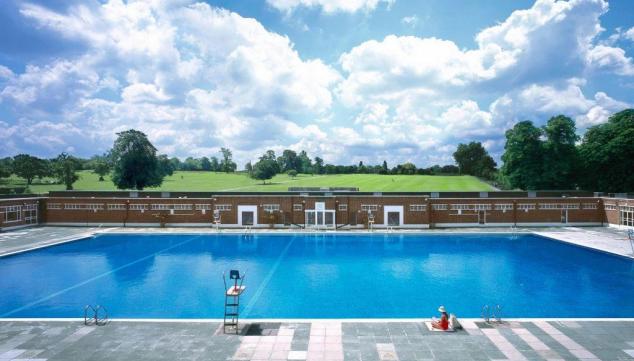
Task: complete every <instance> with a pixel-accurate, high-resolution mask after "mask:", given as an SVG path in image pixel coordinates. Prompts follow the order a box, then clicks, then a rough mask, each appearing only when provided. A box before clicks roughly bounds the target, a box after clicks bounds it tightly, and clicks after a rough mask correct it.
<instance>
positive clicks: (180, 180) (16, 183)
mask: <svg viewBox="0 0 634 361" xmlns="http://www.w3.org/2000/svg"><path fill="white" fill-rule="evenodd" d="M79 174H80V179H79V180H78V181H77V182H76V183H75V184H74V187H75V189H77V190H116V188H115V186H114V185H113V184H112V182H111V181H110V179H109V178H106V180H105V181H103V182H99V179H98V176H97V175H96V174H94V173H92V172H91V171H81V172H79ZM49 182H51V180H47V179H44V180H39V179H36V180H35V181H34V184H32V185H31V186H30V187H29V189H30V190H31V192H32V193H46V192H48V191H51V190H64V186H63V185H62V184H50V183H49ZM23 186H25V182H24V180H23V179H21V178H17V177H12V178H9V179H3V180H0V187H4V188H6V187H23ZM288 187H358V188H359V190H360V191H367V192H372V191H377V192H381V191H384V192H389V191H410V192H419V191H420V192H422V191H490V190H493V188H492V187H491V186H490V185H488V184H487V183H484V182H482V181H480V180H479V179H477V178H475V177H471V176H429V175H379V174H339V175H303V174H300V175H298V176H297V177H296V178H291V177H289V176H288V175H286V174H280V175H277V176H275V177H274V178H273V179H272V180H270V181H267V183H266V184H262V182H260V181H256V180H253V179H251V178H249V177H248V176H247V175H246V174H244V173H233V174H232V173H229V174H227V173H213V172H176V173H174V175H173V176H170V177H166V178H165V179H164V181H163V185H162V186H161V187H159V188H147V189H146V190H161V191H264V192H266V191H268V192H273V191H286V190H288Z"/></svg>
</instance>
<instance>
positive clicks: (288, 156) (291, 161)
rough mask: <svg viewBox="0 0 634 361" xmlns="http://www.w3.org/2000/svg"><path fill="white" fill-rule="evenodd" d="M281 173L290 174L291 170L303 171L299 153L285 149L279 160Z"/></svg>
mask: <svg viewBox="0 0 634 361" xmlns="http://www.w3.org/2000/svg"><path fill="white" fill-rule="evenodd" d="M277 163H278V164H279V168H280V171H281V172H288V171H289V170H296V171H298V172H299V171H300V170H301V163H300V160H299V158H298V157H297V153H295V151H293V150H290V149H285V150H284V152H282V155H281V156H280V157H279V158H278V159H277Z"/></svg>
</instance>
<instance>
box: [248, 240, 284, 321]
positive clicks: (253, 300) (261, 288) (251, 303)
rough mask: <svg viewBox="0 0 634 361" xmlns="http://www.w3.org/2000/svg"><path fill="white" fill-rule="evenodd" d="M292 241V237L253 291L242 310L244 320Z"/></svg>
mask: <svg viewBox="0 0 634 361" xmlns="http://www.w3.org/2000/svg"><path fill="white" fill-rule="evenodd" d="M294 241H295V237H292V238H291V240H290V241H289V242H288V244H287V245H286V247H284V249H283V250H282V253H280V255H279V256H278V257H277V260H275V263H274V264H273V267H271V270H270V271H269V273H268V274H267V275H266V277H264V280H263V281H262V283H261V284H260V287H258V289H257V290H256V291H255V294H254V295H253V297H252V298H251V300H250V301H249V303H247V305H246V307H245V308H244V312H243V313H242V314H243V316H242V317H244V318H246V317H249V314H250V313H251V310H252V309H253V307H254V306H255V304H256V303H257V301H258V300H259V299H260V296H262V293H263V292H264V289H266V287H267V286H268V284H269V282H270V281H271V279H272V278H273V274H274V273H275V272H276V271H277V268H278V267H279V266H280V263H282V260H283V259H284V257H286V254H287V253H288V250H289V248H291V245H292V244H293V242H294Z"/></svg>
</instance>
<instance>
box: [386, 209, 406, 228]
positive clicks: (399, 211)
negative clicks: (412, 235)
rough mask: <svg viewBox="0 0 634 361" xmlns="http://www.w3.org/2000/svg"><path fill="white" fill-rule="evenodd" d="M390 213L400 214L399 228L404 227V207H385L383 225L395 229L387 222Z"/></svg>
mask: <svg viewBox="0 0 634 361" xmlns="http://www.w3.org/2000/svg"><path fill="white" fill-rule="evenodd" d="M389 212H398V226H399V227H400V226H402V225H403V213H404V212H403V206H383V225H384V226H385V227H393V226H390V225H389V224H388V223H387V222H388V220H387V214H388V213H389Z"/></svg>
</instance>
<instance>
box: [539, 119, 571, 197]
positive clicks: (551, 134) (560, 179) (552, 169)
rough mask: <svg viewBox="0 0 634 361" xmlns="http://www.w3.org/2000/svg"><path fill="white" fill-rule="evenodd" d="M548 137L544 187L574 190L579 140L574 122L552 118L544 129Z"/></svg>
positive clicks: (545, 146) (544, 164)
mask: <svg viewBox="0 0 634 361" xmlns="http://www.w3.org/2000/svg"><path fill="white" fill-rule="evenodd" d="M542 129H543V133H544V134H545V135H546V141H545V142H544V143H543V164H542V167H543V169H542V172H541V178H542V179H541V183H542V187H544V188H547V189H572V188H574V186H575V185H576V177H577V172H578V166H577V165H578V152H577V147H576V145H575V143H576V142H577V140H579V137H578V136H577V134H576V127H575V122H574V120H572V119H570V118H568V117H565V116H563V115H558V116H556V117H552V118H550V120H548V123H547V124H546V125H545V126H544V127H543V128H542Z"/></svg>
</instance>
